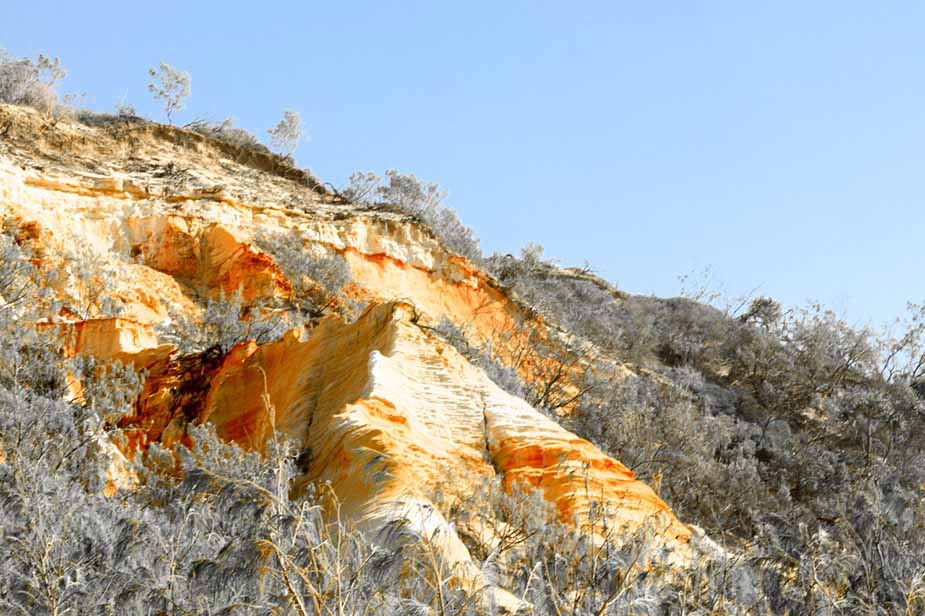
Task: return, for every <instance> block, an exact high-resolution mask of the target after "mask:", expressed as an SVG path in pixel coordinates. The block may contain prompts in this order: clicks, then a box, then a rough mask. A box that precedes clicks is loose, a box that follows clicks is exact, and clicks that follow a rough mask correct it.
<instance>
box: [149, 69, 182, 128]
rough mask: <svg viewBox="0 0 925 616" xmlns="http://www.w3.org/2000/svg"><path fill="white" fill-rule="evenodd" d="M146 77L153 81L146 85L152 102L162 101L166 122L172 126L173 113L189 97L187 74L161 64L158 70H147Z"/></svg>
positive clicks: (180, 107)
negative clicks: (152, 99)
mask: <svg viewBox="0 0 925 616" xmlns="http://www.w3.org/2000/svg"><path fill="white" fill-rule="evenodd" d="M148 75H150V76H151V77H152V78H153V79H154V80H155V81H154V82H153V83H150V84H148V90H149V91H150V92H151V93H152V94H153V95H154V100H162V101H164V112H165V113H166V114H167V122H168V123H170V124H173V120H172V118H173V112H174V111H179V110H181V109H183V99H185V98H187V97H188V96H189V95H190V75H189V73H187V72H186V71H178V70H177V69H175V68H173V67H172V66H170V65H169V64H167V63H165V62H161V66H160V68H159V69H157V70H155V69H153V68H151V69H148Z"/></svg>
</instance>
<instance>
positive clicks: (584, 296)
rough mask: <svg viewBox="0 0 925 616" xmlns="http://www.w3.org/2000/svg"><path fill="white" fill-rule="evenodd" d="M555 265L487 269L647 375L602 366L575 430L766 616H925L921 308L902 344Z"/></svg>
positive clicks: (829, 322) (764, 303)
mask: <svg viewBox="0 0 925 616" xmlns="http://www.w3.org/2000/svg"><path fill="white" fill-rule="evenodd" d="M540 256H541V253H539V252H538V251H537V250H535V249H533V250H530V251H528V252H527V253H525V254H524V255H523V256H522V257H521V258H515V257H511V256H507V257H501V256H495V257H492V258H491V259H489V266H490V267H491V268H492V270H493V272H494V273H495V274H496V275H497V276H498V277H499V279H501V280H502V282H504V283H505V284H507V285H509V286H510V287H511V288H513V289H514V291H515V292H517V294H518V295H519V296H520V297H522V298H524V299H526V300H527V301H528V302H529V303H531V304H532V305H533V306H534V307H535V308H536V309H537V310H539V311H540V312H542V313H543V314H544V315H546V316H547V318H549V320H550V321H552V322H553V323H556V324H559V325H562V326H563V327H565V328H567V329H571V330H573V331H576V332H577V333H579V334H581V335H582V336H584V337H585V338H587V339H589V340H592V341H594V342H595V343H596V344H598V345H600V346H601V347H603V348H606V349H609V350H611V352H613V353H615V354H616V355H617V356H618V357H623V358H624V359H626V360H629V361H632V362H634V363H636V364H637V365H636V367H635V368H634V371H635V376H624V375H623V373H622V372H620V371H614V370H613V369H612V367H610V366H609V365H608V364H607V363H605V362H590V363H588V365H587V366H588V367H587V370H586V371H585V379H586V380H588V381H589V382H590V390H589V391H590V393H589V394H588V395H586V396H583V397H582V399H581V401H580V404H579V405H578V407H577V408H576V409H575V412H574V413H573V414H572V415H571V416H570V417H569V418H568V419H566V423H567V426H568V427H569V428H571V429H572V430H574V431H576V432H577V433H579V434H581V435H583V436H585V437H587V438H590V439H591V440H593V441H594V442H595V443H597V444H598V445H599V446H601V447H602V448H603V449H605V450H606V451H608V452H610V453H611V454H613V455H614V456H615V457H617V458H619V459H621V460H622V461H623V462H625V463H626V464H628V465H629V466H630V467H631V468H632V469H633V470H634V471H636V472H637V475H638V477H639V478H641V479H643V480H645V481H647V482H649V483H650V484H651V485H654V486H655V487H656V488H657V489H658V490H659V492H660V494H661V495H662V496H663V497H664V498H665V499H666V500H667V501H668V503H669V504H670V505H671V506H672V507H673V509H675V511H677V512H678V514H679V515H680V516H681V517H682V519H685V520H687V521H690V522H693V523H696V524H699V525H701V526H703V527H704V528H706V530H707V532H708V534H710V535H711V536H713V537H715V538H720V539H722V540H723V542H724V543H725V544H726V545H727V546H728V547H730V548H731V549H734V550H737V551H738V553H739V554H740V555H741V558H742V561H743V563H746V565H747V567H748V569H749V571H750V573H749V577H750V579H752V580H753V581H754V584H755V586H754V591H755V592H756V593H757V595H756V596H759V597H763V599H762V601H764V602H765V603H764V604H763V605H765V608H766V609H767V610H770V611H771V612H773V613H785V612H789V613H832V612H837V611H844V612H852V613H856V612H863V613H902V612H903V611H905V612H906V613H918V611H920V610H922V609H923V603H922V602H923V579H925V578H923V576H925V540H923V539H922V538H923V537H925V534H923V531H925V499H923V495H922V486H923V485H925V471H923V469H925V465H923V463H925V454H923V451H925V399H923V397H922V394H921V391H922V387H921V385H920V383H921V379H922V375H923V366H925V362H923V358H925V355H923V351H925V345H923V343H922V337H923V325H922V324H923V321H925V312H923V311H922V308H921V307H913V313H912V316H911V317H910V319H909V324H908V326H907V328H906V331H905V332H904V333H902V334H901V335H899V336H898V337H896V338H892V337H889V336H886V335H885V334H882V333H879V332H874V331H871V330H869V329H856V328H853V327H850V326H849V325H848V324H846V323H845V322H844V321H842V320H840V319H839V318H837V317H836V316H835V315H834V314H833V313H831V312H829V311H826V310H824V309H823V308H821V307H819V306H810V307H808V308H806V309H803V310H792V311H785V310H783V309H782V307H781V306H780V305H779V304H777V303H776V302H774V301H773V300H770V299H768V298H758V299H755V300H754V301H752V302H751V304H750V305H747V307H746V309H745V310H744V311H743V312H742V314H740V315H738V316H732V315H730V314H729V313H728V312H724V311H722V310H717V309H716V308H713V307H711V306H709V305H705V304H702V303H700V302H697V301H693V300H692V299H689V298H676V299H671V300H658V299H655V298H641V297H632V296H628V295H625V294H621V293H617V292H614V291H613V290H611V289H607V288H603V289H602V288H601V287H600V286H598V285H596V284H594V282H593V280H589V279H588V277H587V276H586V275H585V274H584V273H583V272H575V271H571V272H569V271H562V270H558V269H557V268H555V267H554V266H553V264H551V263H548V262H544V261H542V259H541V258H539V257H540ZM634 311H635V314H634ZM636 324H638V325H636ZM608 332H609V333H610V334H611V335H610V336H609V337H608ZM621 332H625V334H624V336H625V340H631V339H632V338H633V337H634V336H639V337H644V338H645V340H646V343H645V344H644V345H643V346H642V347H641V348H639V347H637V348H636V349H634V348H633V346H631V345H628V344H627V343H626V342H624V341H622V340H621V338H622V337H623V336H621ZM640 350H641V352H640ZM639 364H643V366H644V367H640V366H639ZM748 563H751V564H748Z"/></svg>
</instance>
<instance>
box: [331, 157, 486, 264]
mask: <svg viewBox="0 0 925 616" xmlns="http://www.w3.org/2000/svg"><path fill="white" fill-rule="evenodd" d="M385 175H386V179H387V180H388V183H386V184H383V183H382V178H380V177H379V176H378V175H376V174H375V173H371V172H357V173H354V174H353V175H351V176H350V183H349V184H348V186H347V187H346V188H345V189H344V191H343V194H344V197H345V198H347V199H348V200H350V201H353V202H354V203H370V204H382V205H389V206H392V207H395V208H397V209H398V210H400V211H402V212H404V213H406V214H411V215H412V216H416V217H417V218H419V219H421V220H422V221H423V222H424V223H425V224H426V225H427V226H428V227H429V228H430V229H431V230H432V231H433V232H434V234H435V235H436V236H437V237H438V238H440V240H441V241H442V242H443V243H444V245H446V247H447V248H449V249H450V250H452V251H454V252H456V253H458V254H460V255H462V256H464V257H466V258H468V259H469V260H470V261H473V262H476V263H478V262H480V261H481V260H482V250H481V248H480V247H479V241H478V238H476V237H475V233H474V232H473V231H472V229H470V228H469V227H467V226H466V225H464V224H463V223H462V221H460V220H459V216H457V214H456V212H455V211H454V210H453V209H452V208H449V207H447V206H446V205H444V204H443V201H444V200H445V199H446V193H445V192H441V190H440V188H439V187H438V186H437V185H436V184H434V183H432V182H423V181H421V180H419V179H417V178H416V177H415V176H414V175H411V174H404V173H399V172H397V171H395V170H394V169H389V170H388V171H386V172H385Z"/></svg>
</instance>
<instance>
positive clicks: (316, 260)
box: [256, 231, 350, 319]
mask: <svg viewBox="0 0 925 616" xmlns="http://www.w3.org/2000/svg"><path fill="white" fill-rule="evenodd" d="M256 240H257V245H258V246H259V247H260V249H261V250H263V251H264V252H266V253H267V254H269V255H270V256H272V257H273V260H274V261H275V262H276V264H277V265H278V266H279V268H280V269H281V270H282V271H283V274H285V275H286V279H287V280H288V281H289V282H290V284H291V285H292V296H291V304H292V307H293V308H295V310H297V311H298V312H299V313H300V314H302V315H305V316H307V317H308V318H310V319H317V318H319V317H320V316H321V315H322V314H324V312H325V311H326V310H328V309H330V308H333V307H335V306H337V305H338V303H343V299H344V298H343V290H344V287H345V286H346V285H347V284H348V283H349V282H350V267H349V266H348V265H347V261H346V260H345V259H344V258H343V257H342V256H341V255H338V254H328V253H327V251H326V250H325V249H324V248H321V247H320V246H315V245H311V244H309V245H306V244H305V242H303V241H302V237H301V236H300V235H299V234H298V233H297V232H295V231H290V232H285V233H276V234H268V233H263V232H261V233H259V234H258V235H257V238H256Z"/></svg>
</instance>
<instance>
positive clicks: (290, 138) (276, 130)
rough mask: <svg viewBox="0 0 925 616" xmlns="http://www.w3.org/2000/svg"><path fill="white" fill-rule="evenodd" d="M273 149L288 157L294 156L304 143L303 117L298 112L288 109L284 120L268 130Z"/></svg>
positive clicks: (284, 113) (284, 114)
mask: <svg viewBox="0 0 925 616" xmlns="http://www.w3.org/2000/svg"><path fill="white" fill-rule="evenodd" d="M267 132H268V133H269V134H270V140H271V142H272V144H273V147H275V148H277V149H279V150H280V151H281V152H283V153H284V154H285V155H286V156H292V153H293V152H295V149H296V148H297V147H299V142H300V141H302V116H300V115H299V112H298V111H292V110H291V109H287V110H286V111H284V112H283V119H282V120H280V121H279V124H277V125H276V126H274V127H273V128H270V129H268V130H267Z"/></svg>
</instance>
